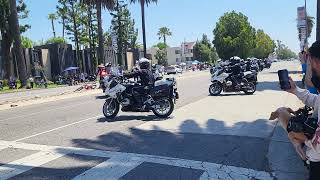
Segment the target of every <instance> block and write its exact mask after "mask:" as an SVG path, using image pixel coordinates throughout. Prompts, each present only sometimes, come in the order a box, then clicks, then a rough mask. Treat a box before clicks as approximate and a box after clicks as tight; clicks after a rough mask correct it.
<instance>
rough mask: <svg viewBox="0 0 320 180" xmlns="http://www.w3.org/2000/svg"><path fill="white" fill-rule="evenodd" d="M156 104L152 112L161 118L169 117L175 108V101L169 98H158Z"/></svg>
mask: <svg viewBox="0 0 320 180" xmlns="http://www.w3.org/2000/svg"><path fill="white" fill-rule="evenodd" d="M154 106H155V107H154V109H153V110H152V112H153V113H154V114H155V115H156V116H158V117H159V118H167V117H169V116H170V115H171V114H172V112H173V110H174V103H173V101H172V99H168V98H165V99H159V100H156V101H155V103H154Z"/></svg>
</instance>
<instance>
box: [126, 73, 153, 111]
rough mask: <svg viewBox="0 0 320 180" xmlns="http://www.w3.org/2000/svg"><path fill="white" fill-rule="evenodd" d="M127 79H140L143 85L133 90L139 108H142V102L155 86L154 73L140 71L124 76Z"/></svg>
mask: <svg viewBox="0 0 320 180" xmlns="http://www.w3.org/2000/svg"><path fill="white" fill-rule="evenodd" d="M124 77H127V78H140V83H141V85H137V86H134V87H133V88H132V91H133V93H137V94H134V97H136V101H137V103H138V105H139V106H142V103H143V102H142V101H144V99H145V97H146V95H148V94H149V91H150V89H151V88H152V87H153V86H154V76H153V73H152V72H151V71H150V70H148V69H140V70H138V71H134V72H131V73H126V74H124Z"/></svg>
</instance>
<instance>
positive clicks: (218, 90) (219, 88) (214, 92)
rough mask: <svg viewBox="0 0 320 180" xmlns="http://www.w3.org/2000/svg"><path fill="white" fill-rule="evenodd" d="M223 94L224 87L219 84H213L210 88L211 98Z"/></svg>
mask: <svg viewBox="0 0 320 180" xmlns="http://www.w3.org/2000/svg"><path fill="white" fill-rule="evenodd" d="M221 92H222V85H221V83H219V82H213V83H212V84H211V85H210V87H209V93H210V95H211V96H217V95H219V94H221Z"/></svg>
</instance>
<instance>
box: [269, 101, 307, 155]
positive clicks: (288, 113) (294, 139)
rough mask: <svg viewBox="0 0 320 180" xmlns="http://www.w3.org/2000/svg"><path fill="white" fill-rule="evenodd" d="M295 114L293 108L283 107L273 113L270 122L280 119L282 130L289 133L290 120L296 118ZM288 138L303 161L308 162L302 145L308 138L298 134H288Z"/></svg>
mask: <svg viewBox="0 0 320 180" xmlns="http://www.w3.org/2000/svg"><path fill="white" fill-rule="evenodd" d="M294 113H295V111H293V110H292V109H291V108H285V107H282V108H279V109H277V110H276V111H275V112H272V113H271V116H270V118H269V120H275V119H279V121H280V124H281V126H282V128H283V129H284V130H285V131H286V132H287V127H288V123H289V120H290V119H291V118H292V117H293V116H294V115H293V114H294ZM288 137H289V139H290V141H291V143H292V144H293V146H294V147H295V149H296V151H297V153H298V154H299V156H300V157H301V159H302V160H307V157H306V154H305V152H304V150H303V145H302V144H303V143H304V142H305V141H306V140H307V137H306V136H305V135H304V134H303V133H296V132H290V133H288Z"/></svg>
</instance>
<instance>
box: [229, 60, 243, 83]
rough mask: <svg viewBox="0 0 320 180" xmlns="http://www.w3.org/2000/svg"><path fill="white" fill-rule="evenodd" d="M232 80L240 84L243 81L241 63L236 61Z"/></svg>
mask: <svg viewBox="0 0 320 180" xmlns="http://www.w3.org/2000/svg"><path fill="white" fill-rule="evenodd" d="M231 76H232V77H231V78H232V81H233V82H234V83H235V85H236V86H238V85H239V84H240V82H241V77H242V76H241V66H240V64H239V63H236V64H234V65H233V66H232V75H231Z"/></svg>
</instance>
